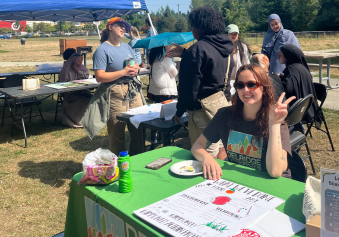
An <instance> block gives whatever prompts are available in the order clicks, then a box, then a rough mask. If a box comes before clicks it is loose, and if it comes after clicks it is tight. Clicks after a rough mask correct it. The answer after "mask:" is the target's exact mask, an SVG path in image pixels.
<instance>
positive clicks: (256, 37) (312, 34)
mask: <svg viewBox="0 0 339 237" xmlns="http://www.w3.org/2000/svg"><path fill="white" fill-rule="evenodd" d="M293 33H294V35H295V36H296V37H297V38H317V39H318V38H320V39H325V38H339V31H301V32H293ZM265 34H266V32H259V33H244V36H245V38H246V39H247V40H250V41H251V42H253V43H256V44H258V43H261V42H262V40H263V38H264V36H265Z"/></svg>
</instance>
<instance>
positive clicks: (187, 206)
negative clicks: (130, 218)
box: [134, 179, 285, 237]
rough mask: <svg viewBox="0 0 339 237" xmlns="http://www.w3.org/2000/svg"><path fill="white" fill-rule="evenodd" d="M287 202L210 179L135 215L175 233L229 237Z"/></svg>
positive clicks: (229, 183)
mask: <svg viewBox="0 0 339 237" xmlns="http://www.w3.org/2000/svg"><path fill="white" fill-rule="evenodd" d="M284 202H285V201H284V200H283V199H280V198H277V197H275V196H272V195H269V194H266V193H263V192H260V191H257V190H255V189H251V188H248V187H246V186H242V185H240V184H237V183H234V182H231V181H227V180H224V179H220V180H215V181H213V180H206V181H204V182H202V183H200V184H197V185H195V186H193V187H191V188H189V189H186V190H184V191H182V192H180V193H177V194H175V195H173V196H170V197H168V198H165V199H163V200H161V201H159V202H156V203H154V204H151V205H149V206H147V207H144V208H141V209H139V210H136V211H134V213H135V215H137V216H138V217H140V218H141V219H143V220H145V221H147V222H149V223H150V224H152V225H154V226H156V227H157V228H159V229H161V230H163V231H165V232H166V233H168V234H170V235H172V236H190V237H203V236H208V237H217V236H218V237H221V236H229V235H232V234H234V233H236V232H237V231H239V230H240V229H242V228H243V227H245V226H247V225H249V224H251V223H252V222H254V221H255V220H257V219H258V218H260V217H261V216H263V215H264V214H266V213H267V212H269V211H271V210H272V209H274V208H276V207H277V206H279V205H281V204H282V203H284Z"/></svg>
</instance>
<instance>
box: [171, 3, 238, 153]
mask: <svg viewBox="0 0 339 237" xmlns="http://www.w3.org/2000/svg"><path fill="white" fill-rule="evenodd" d="M188 22H189V24H190V25H191V27H192V33H193V36H194V38H195V39H196V40H198V41H197V42H196V43H195V44H193V45H192V46H191V47H190V48H188V49H187V50H186V49H184V48H183V47H182V46H179V45H176V44H174V45H175V46H177V47H175V48H172V49H171V50H169V51H167V52H166V57H180V56H181V58H182V59H181V63H180V70H179V90H178V94H179V98H178V103H177V111H176V114H175V115H174V116H173V120H176V121H177V122H178V123H180V117H181V116H182V115H183V114H184V113H185V112H186V111H188V114H189V120H188V127H189V135H190V140H191V145H193V144H194V142H195V141H196V140H197V139H198V137H199V136H200V135H201V134H202V132H203V130H204V129H205V128H206V126H207V124H208V123H209V121H210V120H211V119H210V118H209V117H208V116H207V114H206V112H205V111H204V110H203V109H202V106H201V103H200V100H202V99H204V98H207V97H209V96H210V95H213V94H215V93H217V92H219V91H222V90H223V88H224V83H225V74H226V72H227V68H228V67H229V69H228V72H229V73H228V77H230V74H231V72H232V69H233V66H234V61H233V57H232V56H231V55H232V51H233V43H232V41H231V39H230V38H229V37H228V36H226V35H225V34H224V33H225V30H226V26H225V23H224V19H223V18H222V16H221V14H220V13H219V12H217V11H216V10H214V9H213V8H211V7H210V6H204V7H199V8H196V9H194V10H193V11H192V12H191V13H190V14H189V16H188ZM229 57H231V58H230V65H228V64H229V63H228V62H229ZM207 150H208V152H209V153H210V154H212V156H213V157H216V156H217V154H218V153H219V146H218V144H217V143H216V144H212V145H211V146H210V147H209V148H208V149H207Z"/></svg>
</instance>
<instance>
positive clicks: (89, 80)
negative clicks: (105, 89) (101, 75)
mask: <svg viewBox="0 0 339 237" xmlns="http://www.w3.org/2000/svg"><path fill="white" fill-rule="evenodd" d="M72 82H76V83H81V84H87V83H90V84H99V83H98V82H97V80H96V79H95V78H89V79H83V80H74V81H72Z"/></svg>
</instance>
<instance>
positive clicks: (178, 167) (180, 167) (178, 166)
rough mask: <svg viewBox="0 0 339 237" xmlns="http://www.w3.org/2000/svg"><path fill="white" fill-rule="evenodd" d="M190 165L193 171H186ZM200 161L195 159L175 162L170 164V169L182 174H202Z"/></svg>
mask: <svg viewBox="0 0 339 237" xmlns="http://www.w3.org/2000/svg"><path fill="white" fill-rule="evenodd" d="M190 166H192V167H193V169H194V171H193V172H190V171H187V168H188V167H190ZM202 169H203V168H202V163H201V162H200V161H197V160H185V161H181V162H178V163H175V164H173V165H172V166H171V171H172V172H173V173H175V174H178V175H183V176H195V175H200V174H202V173H203V172H202Z"/></svg>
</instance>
